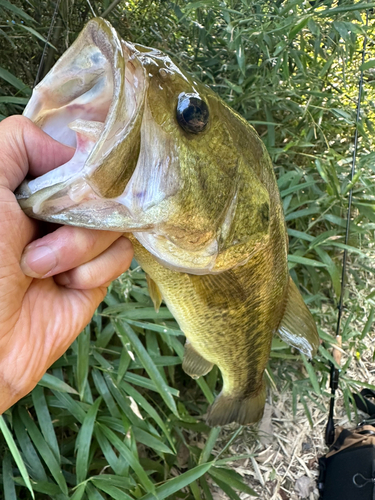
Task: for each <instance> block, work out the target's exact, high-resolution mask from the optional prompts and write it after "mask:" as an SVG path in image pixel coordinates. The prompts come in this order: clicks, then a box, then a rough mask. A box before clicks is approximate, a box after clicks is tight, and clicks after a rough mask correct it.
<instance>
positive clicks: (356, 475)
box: [318, 445, 375, 500]
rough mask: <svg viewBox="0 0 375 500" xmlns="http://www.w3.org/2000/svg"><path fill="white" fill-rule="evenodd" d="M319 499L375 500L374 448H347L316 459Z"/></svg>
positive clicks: (371, 446)
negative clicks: (318, 472)
mask: <svg viewBox="0 0 375 500" xmlns="http://www.w3.org/2000/svg"><path fill="white" fill-rule="evenodd" d="M319 471H320V474H319V479H318V488H319V492H320V499H321V500H375V484H374V483H375V446H373V445H368V446H360V447H358V448H347V449H345V450H343V451H341V452H339V453H337V454H335V455H333V456H331V457H329V458H326V457H321V458H320V459H319Z"/></svg>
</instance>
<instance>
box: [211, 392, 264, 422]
mask: <svg viewBox="0 0 375 500" xmlns="http://www.w3.org/2000/svg"><path fill="white" fill-rule="evenodd" d="M265 402H266V385H265V383H264V382H263V385H262V389H261V391H260V392H259V393H258V394H256V395H255V396H254V395H253V396H248V397H241V396H232V395H230V394H228V395H225V394H223V393H221V394H219V395H218V397H217V398H216V399H215V401H214V402H213V404H212V405H211V407H210V408H209V410H208V415H207V424H208V425H210V426H211V427H215V426H217V425H226V424H230V423H231V422H237V423H239V424H241V425H247V424H252V423H255V422H258V420H260V419H261V418H262V416H263V411H264V404H265Z"/></svg>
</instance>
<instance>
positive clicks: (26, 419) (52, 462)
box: [18, 407, 68, 495]
mask: <svg viewBox="0 0 375 500" xmlns="http://www.w3.org/2000/svg"><path fill="white" fill-rule="evenodd" d="M18 411H19V413H20V417H21V420H22V422H23V423H24V425H25V427H26V429H27V432H28V433H29V435H30V437H31V440H32V442H33V443H34V445H35V448H36V449H37V450H38V452H39V453H40V455H41V457H42V458H43V460H44V462H45V463H46V465H47V467H48V469H49V470H50V472H51V474H52V476H53V477H54V479H55V481H56V483H57V484H58V485H59V486H60V488H61V491H62V493H64V494H65V495H67V494H68V486H67V484H66V481H65V478H64V476H63V473H62V470H61V467H60V464H59V463H58V462H57V460H56V458H55V457H54V455H53V453H52V451H51V449H50V447H49V446H48V445H47V443H46V442H45V440H44V439H43V436H42V434H41V433H40V431H39V429H38V428H37V426H36V425H35V423H34V422H33V421H32V420H31V418H30V416H29V415H28V413H27V411H26V410H25V408H22V407H20V408H19V409H18Z"/></svg>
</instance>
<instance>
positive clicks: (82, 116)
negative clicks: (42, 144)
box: [17, 19, 319, 425]
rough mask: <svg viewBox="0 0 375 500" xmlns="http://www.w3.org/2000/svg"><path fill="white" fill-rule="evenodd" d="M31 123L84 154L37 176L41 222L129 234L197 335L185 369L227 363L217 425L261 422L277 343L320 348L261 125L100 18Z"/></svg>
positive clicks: (152, 279)
mask: <svg viewBox="0 0 375 500" xmlns="http://www.w3.org/2000/svg"><path fill="white" fill-rule="evenodd" d="M25 115H26V116H28V117H29V118H30V119H32V120H33V121H34V122H35V123H36V124H37V125H39V126H40V127H41V128H42V129H43V130H45V131H46V132H47V133H49V134H50V135H51V136H52V137H54V138H55V139H56V140H59V141H60V142H63V143H64V144H68V145H71V146H75V147H76V154H75V156H74V157H73V159H72V160H71V161H70V162H68V163H67V164H65V165H63V166H61V167H59V168H57V169H56V170H54V171H52V172H49V173H48V174H45V175H44V176H41V177H39V178H37V179H33V180H31V181H25V182H24V183H23V184H22V185H21V186H20V188H19V189H18V192H17V196H18V199H19V202H20V204H21V206H22V208H23V209H24V210H25V212H26V213H27V214H28V215H30V216H31V217H36V218H39V219H42V220H49V221H53V222H58V223H61V224H72V225H77V226H83V227H89V228H95V229H106V230H108V229H109V230H111V229H112V230H117V231H118V230H120V231H124V233H127V234H129V237H130V239H131V241H132V242H133V245H134V249H135V256H136V259H137V261H138V262H139V264H140V265H141V266H142V268H143V269H144V270H145V272H146V273H147V275H148V283H149V289H150V294H151V297H152V299H153V301H154V304H155V307H156V308H158V306H159V305H160V302H161V300H162V299H164V300H165V302H166V303H167V305H168V307H169V309H170V310H171V312H172V313H173V314H174V316H175V318H176V320H177V321H178V323H179V325H180V327H181V330H182V331H183V332H184V334H185V335H186V338H187V341H186V345H185V356H184V361H183V369H184V370H185V371H186V372H187V373H188V374H189V375H191V376H192V377H194V378H196V377H200V376H202V375H205V374H206V373H208V372H209V371H210V369H211V368H212V366H213V365H217V366H218V367H219V369H220V372H221V374H222V377H223V389H222V392H221V393H220V395H219V396H218V397H217V398H216V400H215V402H214V403H213V405H212V406H211V408H210V410H209V414H208V423H209V424H210V425H224V424H226V423H229V422H232V421H236V422H238V423H240V424H248V423H251V422H256V421H257V420H259V418H260V417H261V415H262V413H263V407H264V403H265V383H264V370H265V367H266V364H267V361H268V358H269V353H270V348H271V342H272V337H273V335H274V334H275V333H279V335H280V336H281V338H282V339H283V340H285V341H286V342H288V343H289V344H290V345H292V346H294V347H296V348H297V349H299V350H300V351H301V352H303V353H305V354H306V355H308V356H310V357H311V356H312V355H313V354H314V352H315V351H316V349H317V346H318V343H319V340H318V334H317V331H316V327H315V324H314V321H313V319H312V316H311V314H310V313H309V311H308V309H307V308H306V306H305V304H304V302H303V299H302V297H301V295H300V293H299V292H298V289H297V287H296V286H295V284H294V283H293V281H292V280H291V278H290V276H289V273H288V265H287V251H288V239H287V234H286V228H285V223H284V218H283V213H282V206H281V201H280V195H279V192H278V189H277V184H276V179H275V175H274V172H273V167H272V163H271V160H270V158H269V156H268V153H267V151H266V149H265V147H264V145H263V143H262V141H261V140H260V138H259V137H258V135H257V133H256V132H255V130H254V129H253V128H252V127H251V126H250V125H249V124H248V123H247V122H246V121H245V120H244V119H243V118H242V117H240V116H239V115H238V114H237V113H235V112H234V111H233V110H232V109H231V108H230V107H229V106H227V105H226V104H225V103H224V102H223V101H221V100H220V99H219V98H218V97H217V96H216V95H215V94H214V93H213V92H212V91H211V90H210V89H209V88H208V87H207V86H205V85H202V84H201V83H198V82H196V81H195V80H194V79H192V78H191V77H189V76H188V75H186V74H184V73H183V72H182V71H181V70H180V69H179V68H178V67H177V66H176V65H175V64H174V63H173V62H172V61H171V59H170V58H169V57H167V56H165V55H164V54H163V53H161V52H160V51H157V50H154V49H151V48H148V47H142V46H140V45H135V44H131V43H129V42H124V41H123V40H121V39H119V37H118V35H117V33H116V32H115V31H114V29H113V28H112V27H111V25H110V24H109V23H107V22H106V21H103V20H101V19H94V20H92V21H90V22H89V23H88V25H87V26H86V27H85V28H84V30H83V31H82V33H81V34H80V36H79V37H78V39H77V40H76V42H75V43H74V44H73V45H72V47H71V48H70V49H69V50H68V51H67V52H66V53H65V54H64V55H63V56H62V57H61V59H60V60H59V61H58V62H57V63H56V65H55V67H54V68H53V69H52V70H51V71H50V73H49V74H48V75H47V76H46V77H45V79H44V80H43V81H42V82H41V83H40V84H39V85H38V86H37V87H36V89H35V90H34V93H33V96H32V98H31V100H30V102H29V104H28V106H27V108H26V110H25Z"/></svg>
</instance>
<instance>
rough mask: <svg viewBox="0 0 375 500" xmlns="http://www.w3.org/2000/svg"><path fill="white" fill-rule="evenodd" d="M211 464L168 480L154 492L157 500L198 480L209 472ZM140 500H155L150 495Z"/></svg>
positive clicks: (198, 466) (199, 466)
mask: <svg viewBox="0 0 375 500" xmlns="http://www.w3.org/2000/svg"><path fill="white" fill-rule="evenodd" d="M212 464H213V462H209V463H206V464H202V465H197V466H196V467H194V468H193V469H191V470H189V471H188V472H185V473H184V474H181V475H180V476H177V477H174V478H173V479H170V480H169V481H167V482H166V483H164V484H162V485H161V486H158V487H157V488H156V491H155V496H156V497H157V498H158V499H159V500H163V498H167V497H169V496H170V495H173V493H176V492H177V491H180V490H182V488H185V486H188V485H189V484H190V483H192V482H193V481H196V480H197V479H199V478H200V477H201V476H203V474H205V473H206V472H207V471H209V470H210V469H211V467H212ZM140 500H155V499H154V498H153V497H152V496H151V495H144V496H143V497H141V499H140Z"/></svg>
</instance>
